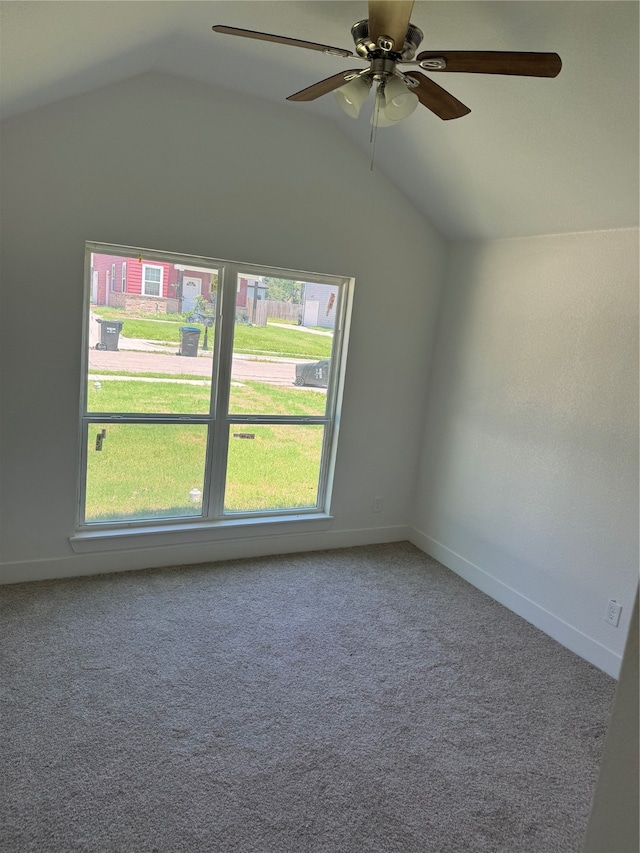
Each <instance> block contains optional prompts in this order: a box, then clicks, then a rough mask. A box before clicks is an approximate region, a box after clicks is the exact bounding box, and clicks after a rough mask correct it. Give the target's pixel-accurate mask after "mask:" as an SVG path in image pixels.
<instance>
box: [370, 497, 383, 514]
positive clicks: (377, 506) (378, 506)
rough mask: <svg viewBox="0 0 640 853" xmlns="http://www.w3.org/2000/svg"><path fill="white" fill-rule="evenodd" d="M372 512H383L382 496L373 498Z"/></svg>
mask: <svg viewBox="0 0 640 853" xmlns="http://www.w3.org/2000/svg"><path fill="white" fill-rule="evenodd" d="M371 511H372V512H382V498H374V499H373V507H372V508H371Z"/></svg>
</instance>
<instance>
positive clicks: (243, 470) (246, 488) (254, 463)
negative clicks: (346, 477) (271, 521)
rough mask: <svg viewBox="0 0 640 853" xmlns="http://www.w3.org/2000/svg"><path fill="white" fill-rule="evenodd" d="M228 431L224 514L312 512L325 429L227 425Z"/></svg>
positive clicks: (317, 426) (272, 425)
mask: <svg viewBox="0 0 640 853" xmlns="http://www.w3.org/2000/svg"><path fill="white" fill-rule="evenodd" d="M229 430H230V431H229V458H228V462H227V484H226V489H225V500H224V504H225V512H243V511H245V512H246V511H255V510H276V509H294V508H296V509H301V508H303V507H307V508H308V507H314V506H316V504H317V501H318V478H319V474H320V457H321V455H322V440H323V437H324V426H322V425H315V424H314V425H313V426H310V425H302V424H277V425H274V424H270V425H264V424H241V425H239V424H231V425H230V427H229Z"/></svg>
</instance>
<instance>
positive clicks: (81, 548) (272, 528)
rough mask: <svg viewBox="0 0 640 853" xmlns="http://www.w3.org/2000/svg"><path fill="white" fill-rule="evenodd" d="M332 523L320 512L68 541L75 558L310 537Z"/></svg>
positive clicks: (98, 533)
mask: <svg viewBox="0 0 640 853" xmlns="http://www.w3.org/2000/svg"><path fill="white" fill-rule="evenodd" d="M332 521H333V516H331V515H327V514H326V513H323V512H319V513H313V514H309V515H277V516H270V517H268V518H252V519H247V518H239V519H224V520H222V521H212V522H192V523H190V522H186V523H183V524H163V525H159V524H158V525H149V526H145V527H142V526H140V527H127V528H118V529H114V528H111V529H109V530H105V529H104V528H103V529H100V530H83V531H81V532H79V533H76V534H75V535H74V536H71V537H69V544H70V545H71V547H72V549H73V551H74V552H75V553H76V554H87V553H92V552H98V551H124V550H130V549H132V548H162V547H165V546H167V545H180V544H184V545H188V544H197V543H202V542H222V541H227V540H230V539H245V538H254V537H255V538H257V537H262V536H279V535H281V534H285V535H286V534H288V533H310V532H312V531H316V530H328V529H329V527H331V523H332Z"/></svg>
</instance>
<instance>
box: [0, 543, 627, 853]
mask: <svg viewBox="0 0 640 853" xmlns="http://www.w3.org/2000/svg"><path fill="white" fill-rule="evenodd" d="M0 598H1V600H2V671H1V673H0V674H1V679H2V680H1V684H2V693H3V695H2V714H3V731H4V735H3V736H2V738H1V739H0V767H1V771H0V772H1V778H2V781H1V784H2V797H1V803H0V811H1V817H2V828H1V830H0V849H1V850H2V851H11V853H23V851H37V853H41V851H46V852H47V853H48V851H51V852H52V853H73V851H88V852H89V851H91V853H94V851H96V853H98V851H99V853H103V851H104V853H111V851H113V853H181V851H185V853H187V851H188V853H316V852H317V853H356V851H357V853H396V851H397V853H430V851H433V853H489V851H490V852H491V853H564V851H567V853H577V851H579V849H580V845H581V840H582V837H583V834H584V831H585V828H586V822H587V816H588V812H589V807H590V801H591V796H592V794H593V790H594V787H595V782H596V778H597V772H598V763H599V758H600V754H601V750H602V745H603V740H604V735H605V731H606V726H607V722H608V717H609V713H610V708H611V702H612V699H613V692H614V687H615V682H614V680H613V679H611V678H610V677H609V676H607V675H605V674H603V673H602V672H600V671H599V670H597V669H596V668H595V667H593V666H591V665H590V664H588V663H586V662H585V661H584V660H581V659H580V658H578V657H576V656H575V655H574V654H572V653H571V652H569V651H568V650H566V649H565V648H563V647H561V646H559V645H558V644H557V643H555V642H554V641H553V640H551V639H550V638H549V637H547V636H546V635H544V634H542V633H541V632H540V631H538V630H537V629H535V628H534V627H532V626H531V625H529V624H528V623H527V622H525V621H523V620H522V619H520V618H519V617H517V616H515V615H514V614H513V613H511V612H510V611H508V610H506V609H505V608H504V607H502V606H501V605H499V604H497V603H496V602H495V601H493V600H492V599H490V598H488V597H487V596H485V595H483V594H482V593H481V592H479V591H478V590H476V589H475V588H474V587H472V586H470V585H469V584H467V583H465V582H464V581H463V580H461V579H460V578H459V577H457V576H456V575H455V574H453V573H452V572H450V571H448V570H447V569H445V568H444V567H443V566H441V565H440V564H439V563H438V562H436V561H435V560H433V559H431V558H430V557H428V556H426V555H425V554H423V553H422V552H421V551H419V550H418V549H417V548H415V547H413V546H412V545H410V544H409V543H394V544H389V545H375V546H367V547H359V548H348V549H343V550H333V551H324V552H316V553H306V554H296V555H287V556H281V557H265V558H259V559H249V560H237V561H231V562H227V563H212V564H206V565H197V566H180V567H175V568H172V569H154V570H146V571H140V572H128V573H121V574H112V575H99V576H93V577H87V578H75V579H69V580H58V581H42V582H37V583H28V584H16V585H12V586H5V587H2V588H0Z"/></svg>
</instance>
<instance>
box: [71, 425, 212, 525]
mask: <svg viewBox="0 0 640 853" xmlns="http://www.w3.org/2000/svg"><path fill="white" fill-rule="evenodd" d="M103 436H104V437H103ZM206 448H207V426H206V425H199V424H198V425H195V424H186V425H185V424H109V423H102V424H95V423H94V424H89V438H88V446H87V487H86V500H85V503H86V510H85V518H86V521H87V523H89V524H90V523H92V522H97V521H125V520H130V519H141V520H142V519H154V518H172V517H185V516H200V515H202V492H203V488H204V485H203V484H204V467H205V457H206Z"/></svg>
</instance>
